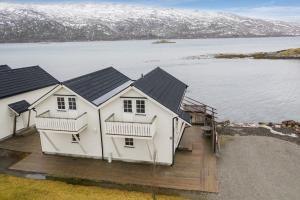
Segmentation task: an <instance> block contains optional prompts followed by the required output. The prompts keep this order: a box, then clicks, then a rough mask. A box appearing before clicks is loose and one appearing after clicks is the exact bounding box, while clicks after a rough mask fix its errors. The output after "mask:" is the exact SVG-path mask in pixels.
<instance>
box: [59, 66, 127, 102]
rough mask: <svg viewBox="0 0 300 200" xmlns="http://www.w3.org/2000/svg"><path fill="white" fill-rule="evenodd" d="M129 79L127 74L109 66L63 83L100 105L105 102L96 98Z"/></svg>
mask: <svg viewBox="0 0 300 200" xmlns="http://www.w3.org/2000/svg"><path fill="white" fill-rule="evenodd" d="M128 81H130V79H129V78H128V77H127V76H125V75H124V74H122V73H121V72H119V71H117V70H116V69H114V68H113V67H108V68H105V69H102V70H99V71H96V72H93V73H90V74H86V75H83V76H80V77H77V78H74V79H71V80H68V81H65V82H63V84H64V85H65V86H67V87H68V88H70V89H71V90H73V91H74V92H75V93H77V94H78V95H80V96H82V97H83V98H85V99H86V100H88V101H89V102H91V103H93V104H95V105H97V106H98V105H100V104H101V103H103V102H102V101H99V102H98V101H95V100H97V99H98V98H100V97H101V96H103V95H105V94H107V93H109V92H110V91H112V90H114V89H116V88H118V87H120V86H121V85H123V84H124V83H126V82H128Z"/></svg>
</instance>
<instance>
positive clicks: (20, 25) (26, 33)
mask: <svg viewBox="0 0 300 200" xmlns="http://www.w3.org/2000/svg"><path fill="white" fill-rule="evenodd" d="M296 35H300V26H297V25H295V24H291V23H287V22H280V21H267V20H261V19H253V18H248V17H242V16H238V15H234V14H230V13H221V12H206V11H192V10H183V9H166V8H156V7H143V6H130V5H125V4H108V3H99V4H91V3H86V4H60V3H58V4H17V3H0V42H2V43H3V42H47V41H93V40H130V39H158V38H159V39H170V38H219V37H266V36H296Z"/></svg>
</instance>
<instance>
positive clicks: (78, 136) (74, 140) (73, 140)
mask: <svg viewBox="0 0 300 200" xmlns="http://www.w3.org/2000/svg"><path fill="white" fill-rule="evenodd" d="M75 136H77V138H78V140H79V141H80V135H79V134H75V135H74V134H72V142H73V143H76V142H77V140H76V138H75Z"/></svg>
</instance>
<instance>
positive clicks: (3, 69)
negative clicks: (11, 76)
mask: <svg viewBox="0 0 300 200" xmlns="http://www.w3.org/2000/svg"><path fill="white" fill-rule="evenodd" d="M10 69H11V68H10V67H9V66H8V65H0V72H2V71H6V70H10Z"/></svg>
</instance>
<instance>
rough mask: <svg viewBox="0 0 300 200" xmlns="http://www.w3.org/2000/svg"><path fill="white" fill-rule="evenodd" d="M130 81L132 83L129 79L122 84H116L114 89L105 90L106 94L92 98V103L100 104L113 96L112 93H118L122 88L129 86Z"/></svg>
mask: <svg viewBox="0 0 300 200" xmlns="http://www.w3.org/2000/svg"><path fill="white" fill-rule="evenodd" d="M132 83H133V81H132V80H129V81H127V82H125V83H123V84H122V85H120V86H118V87H117V88H115V89H113V90H111V91H109V92H107V93H106V94H104V95H102V96H100V97H99V98H97V99H95V100H93V103H94V104H96V105H100V104H102V103H104V102H105V101H107V100H108V99H110V98H111V97H113V96H114V95H116V94H118V93H119V92H121V91H122V90H124V89H126V88H127V87H129V86H130V85H131V84H132Z"/></svg>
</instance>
